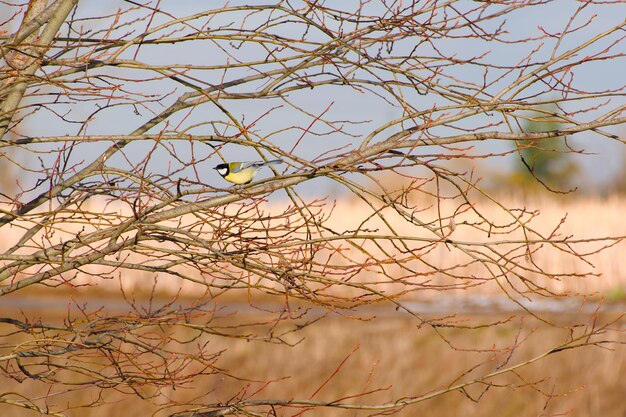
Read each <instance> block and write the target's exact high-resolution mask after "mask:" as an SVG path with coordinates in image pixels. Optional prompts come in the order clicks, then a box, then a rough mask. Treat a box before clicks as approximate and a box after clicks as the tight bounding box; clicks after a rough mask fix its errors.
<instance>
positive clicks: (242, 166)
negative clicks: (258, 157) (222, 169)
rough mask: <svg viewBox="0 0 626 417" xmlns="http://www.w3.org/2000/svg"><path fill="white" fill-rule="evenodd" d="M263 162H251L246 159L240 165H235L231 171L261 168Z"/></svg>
mask: <svg viewBox="0 0 626 417" xmlns="http://www.w3.org/2000/svg"><path fill="white" fill-rule="evenodd" d="M262 164H263V162H262V161H261V162H259V161H256V162H250V161H246V162H239V163H238V165H237V166H236V167H235V169H231V172H239V171H243V170H244V169H248V168H260V167H262V166H263V165H262Z"/></svg>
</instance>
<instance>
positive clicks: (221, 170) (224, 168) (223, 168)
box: [213, 164, 230, 177]
mask: <svg viewBox="0 0 626 417" xmlns="http://www.w3.org/2000/svg"><path fill="white" fill-rule="evenodd" d="M213 169H214V170H216V171H217V172H218V174H220V175H221V176H222V177H223V176H224V175H227V174H228V171H230V170H229V169H228V164H219V165H218V166H216V167H215V168H213Z"/></svg>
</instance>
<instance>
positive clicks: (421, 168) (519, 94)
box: [0, 0, 626, 416]
mask: <svg viewBox="0 0 626 417" xmlns="http://www.w3.org/2000/svg"><path fill="white" fill-rule="evenodd" d="M94 3H95V2H91V3H90V2H78V1H76V0H56V1H53V2H48V1H46V0H31V1H29V2H28V4H27V5H24V4H17V3H16V4H12V3H5V2H3V3H2V5H1V7H2V11H3V13H2V25H3V26H2V28H9V27H10V25H13V24H14V23H15V22H16V21H21V23H20V26H19V28H15V26H14V29H12V30H9V29H5V30H4V31H3V32H2V46H1V56H2V59H3V62H2V70H1V72H0V83H1V84H0V85H1V87H0V98H1V101H2V110H1V113H0V146H1V147H2V150H1V151H0V152H1V153H0V157H1V158H2V162H1V166H2V167H12V170H13V171H12V172H17V171H18V169H17V168H19V171H20V172H21V175H20V176H19V177H18V178H14V179H12V182H14V183H15V184H16V191H11V192H9V191H6V190H3V192H2V195H1V201H0V210H1V211H2V216H1V217H0V225H1V226H0V227H1V228H2V231H3V235H4V236H6V237H5V239H4V242H3V244H2V248H1V250H2V255H1V257H0V262H1V264H0V281H1V282H2V287H1V288H0V292H1V293H2V295H3V298H4V299H6V300H10V299H12V298H11V297H15V296H17V295H19V294H21V293H24V292H25V291H31V290H34V289H36V288H45V291H46V292H49V293H53V292H55V291H62V290H64V289H66V288H68V287H70V288H79V287H80V288H83V289H84V290H85V292H86V293H89V292H95V291H97V290H98V288H99V287H107V286H108V287H109V290H110V291H114V292H116V293H118V294H121V295H122V296H123V299H125V300H127V302H128V306H129V309H128V310H125V311H117V310H115V309H98V308H96V307H93V306H91V305H88V304H81V303H78V302H76V305H75V306H74V309H70V310H68V311H67V312H65V313H64V315H65V318H64V319H63V320H57V319H54V318H53V317H48V320H46V317H44V318H43V319H42V320H41V321H37V322H33V321H31V320H29V319H28V318H25V317H22V315H21V314H19V313H17V312H16V313H15V314H11V315H6V317H4V318H0V323H2V325H1V328H2V332H3V336H4V339H5V341H4V342H3V343H2V345H1V351H0V363H1V364H2V365H1V369H2V373H3V375H4V377H5V378H9V379H13V380H16V381H31V382H33V384H36V385H37V387H38V388H37V389H40V391H39V392H40V393H41V394H38V396H33V395H31V394H29V391H28V390H27V388H26V385H24V386H23V388H24V391H23V392H21V393H20V392H13V391H6V392H2V393H0V402H1V403H4V404H5V405H7V406H10V407H21V408H24V409H30V410H35V411H37V412H40V413H45V414H52V415H64V414H72V413H73V409H74V408H80V407H88V406H89V407H91V406H98V405H104V404H106V403H107V396H108V395H109V393H110V392H118V393H122V394H124V395H125V396H136V398H137V401H138V402H141V401H146V402H152V404H156V405H158V409H159V410H160V411H159V412H160V413H162V414H163V415H170V414H176V415H179V416H183V415H184V416H192V415H193V416H217V415H229V414H236V415H278V414H281V415H283V414H284V415H287V414H289V415H291V414H298V413H303V412H305V411H306V412H308V411H310V410H311V409H317V408H320V409H323V410H326V411H328V409H329V408H330V409H333V410H348V411H350V412H354V411H359V410H361V411H363V413H364V414H387V413H390V412H397V411H401V410H404V409H405V408H406V407H409V406H411V405H412V404H418V403H423V402H429V401H437V400H438V399H439V398H441V397H444V396H446V395H454V393H457V392H459V391H460V392H463V393H464V394H465V395H466V396H467V397H468V398H469V399H471V400H473V401H480V399H481V397H482V395H483V394H484V393H485V392H486V391H487V390H490V389H492V390H496V389H500V390H507V389H509V388H511V387H513V388H514V387H521V386H525V387H528V386H530V387H531V388H533V389H537V390H541V389H540V388H537V387H538V385H539V382H533V381H527V380H525V379H524V378H523V377H522V376H520V375H521V374H520V370H521V369H523V368H524V367H526V366H528V365H530V364H533V363H536V362H538V361H542V360H544V359H545V358H547V357H548V356H551V355H554V354H557V353H559V352H562V351H566V350H570V349H578V348H581V347H583V346H600V345H604V344H607V343H609V342H611V343H616V342H617V341H616V340H614V339H612V338H611V337H608V336H607V331H608V329H610V328H611V327H610V326H611V323H612V321H606V320H603V318H602V317H600V316H598V315H596V316H594V319H595V320H593V321H592V322H591V324H589V322H588V321H585V322H584V323H583V324H580V323H579V324H580V325H577V326H574V327H571V328H570V327H566V332H565V336H563V338H562V339H560V340H558V341H554V343H552V344H551V345H550V346H548V347H547V348H546V349H545V350H544V351H543V352H541V353H539V354H535V355H530V356H519V357H518V350H519V347H520V346H521V345H522V343H523V342H524V340H525V337H523V332H522V331H521V330H520V333H519V334H518V335H517V336H516V337H515V338H514V339H513V340H512V342H511V343H510V345H508V346H506V347H501V348H498V349H495V348H494V349H493V350H492V351H491V352H490V353H491V354H492V355H491V356H490V358H489V359H484V358H483V359H481V360H480V361H478V362H477V364H473V365H471V366H470V367H469V368H468V369H466V370H463V371H460V372H458V373H452V372H451V373H450V374H449V375H447V376H446V378H447V382H446V383H444V384H443V385H438V388H437V387H430V388H427V389H420V390H417V391H416V392H415V394H413V395H411V396H398V397H395V398H392V399H389V398H385V397H381V396H377V395H376V392H377V391H376V390H373V391H372V392H360V393H359V394H358V395H357V394H351V395H346V396H343V397H342V396H338V397H334V398H326V399H324V398H321V397H319V398H318V397H317V396H316V394H317V392H318V391H319V390H318V391H315V393H314V394H313V395H312V396H310V397H309V396H307V394H303V395H302V396H301V397H295V398H294V397H290V396H285V397H283V398H276V397H264V396H263V392H261V390H260V389H259V392H257V391H256V390H255V392H248V391H247V389H246V388H245V387H246V386H247V385H246V384H249V382H247V380H246V379H245V378H244V377H242V376H241V375H239V374H238V372H237V370H236V369H224V368H222V367H221V366H220V357H221V356H222V355H223V352H225V351H228V349H229V346H230V345H229V343H230V341H233V342H232V343H235V341H236V340H241V339H244V340H248V341H250V342H252V343H278V344H284V345H291V344H294V343H296V342H297V341H298V340H299V339H298V336H297V335H298V332H300V331H302V329H304V328H309V329H312V328H315V326H317V325H318V323H319V319H320V318H322V317H324V316H325V315H327V314H329V313H334V312H342V314H349V315H353V314H355V315H358V314H357V313H358V312H359V311H363V310H359V309H362V308H364V307H365V308H370V307H371V306H372V305H373V304H374V303H380V304H382V305H391V306H393V307H395V308H396V309H398V310H399V311H401V312H403V313H405V314H406V315H408V316H409V317H411V318H412V320H414V323H415V324H416V325H417V327H416V328H415V331H416V332H418V331H427V332H433V333H434V334H436V335H437V337H438V338H440V340H442V341H444V342H445V344H446V346H448V348H449V349H452V350H456V351H459V352H461V351H465V350H473V351H476V352H478V351H481V350H480V349H481V348H479V347H471V346H470V347H468V346H464V345H463V344H462V343H457V342H458V340H454V338H451V336H450V335H449V334H448V333H447V331H448V330H449V329H457V330H462V331H463V332H468V333H471V332H474V331H476V329H479V328H484V327H486V326H497V325H498V322H497V321H494V322H489V321H487V322H485V323H482V324H475V323H474V324H471V325H470V324H467V323H465V322H463V321H460V320H459V317H458V316H457V315H456V314H454V313H455V312H454V311H451V312H450V313H451V314H449V315H448V314H446V315H442V316H436V317H435V316H433V315H422V314H419V313H418V312H416V311H415V309H413V308H412V307H411V303H410V302H409V301H410V300H411V299H412V298H411V297H412V296H418V295H424V296H430V295H432V294H440V293H441V292H442V291H443V292H445V293H447V292H451V291H453V290H464V291H467V292H470V291H483V290H484V291H489V292H497V293H500V294H504V295H506V297H507V298H508V299H509V300H511V302H513V303H515V304H516V305H518V306H519V308H520V309H522V310H523V315H525V316H530V317H534V318H535V319H537V320H540V321H542V322H550V320H549V319H548V318H546V317H543V316H542V315H540V314H539V313H537V312H536V311H534V310H533V309H532V308H530V307H529V303H528V301H530V300H535V299H538V298H556V297H561V296H564V295H568V294H569V293H568V292H567V291H565V290H561V289H560V288H561V287H560V285H561V284H562V283H563V282H565V283H567V282H569V281H575V280H577V279H579V278H580V276H582V275H586V276H593V270H592V268H591V266H590V265H589V269H588V270H587V271H583V272H581V271H578V270H572V269H570V268H566V267H561V266H562V265H563V264H560V265H557V266H556V267H555V266H554V265H553V264H552V263H550V259H551V257H552V256H554V255H556V254H558V256H561V257H564V258H565V259H568V260H569V261H568V262H571V263H582V264H584V263H585V262H586V259H587V258H588V257H589V256H590V255H592V254H593V253H596V252H597V251H600V250H602V249H603V248H605V247H607V246H610V245H613V244H615V243H617V242H619V241H620V240H621V236H603V237H601V238H594V239H591V238H589V237H586V236H569V235H566V234H564V233H562V232H561V229H562V227H563V222H557V223H556V224H554V225H552V227H551V228H549V229H546V228H544V227H539V226H538V225H537V224H538V223H537V222H538V221H539V220H538V219H540V216H539V212H538V211H535V210H533V209H527V208H524V207H508V206H507V205H506V204H505V203H504V202H501V201H499V200H497V199H496V198H494V197H493V196H491V195H489V194H488V193H486V192H485V191H484V190H483V189H482V188H481V184H480V181H481V174H480V172H478V171H475V170H474V169H473V167H474V165H476V168H477V169H478V165H477V164H475V162H476V161H477V160H484V159H489V158H491V157H492V156H498V155H505V154H512V155H513V156H514V155H515V153H516V152H517V151H515V150H512V149H514V148H513V147H511V146H507V147H506V149H504V150H502V151H498V150H496V151H494V150H493V148H491V147H490V146H489V145H493V144H494V143H496V144H497V143H498V141H508V142H509V143H516V142H520V141H527V142H526V143H532V144H533V145H536V146H539V147H540V146H541V142H542V141H545V140H549V139H550V138H555V137H564V138H566V141H567V140H568V139H569V138H571V137H574V136H576V137H581V138H583V139H584V138H589V139H590V140H591V139H593V140H596V138H597V137H604V138H608V139H612V140H618V141H622V139H620V138H619V137H618V136H617V134H616V133H615V132H616V131H615V130H612V129H611V127H614V126H620V125H623V124H624V123H625V122H626V115H625V110H626V102H625V100H624V96H625V87H624V84H623V79H621V80H620V79H618V78H616V79H605V80H598V82H597V86H598V87H594V86H593V83H589V82H588V78H585V77H584V76H583V75H584V74H585V73H586V72H588V71H591V70H592V69H593V68H596V66H597V65H609V66H618V67H619V66H620V65H622V66H623V60H624V58H623V52H621V51H623V46H624V43H623V37H624V30H625V26H626V22H625V21H616V22H615V23H614V24H613V25H612V26H606V25H597V24H596V21H595V20H594V17H593V13H590V12H589V11H590V10H593V11H594V13H601V14H602V13H604V14H605V15H606V14H610V10H612V9H611V7H613V6H612V5H610V4H603V2H597V4H596V2H592V1H589V2H584V3H579V4H577V5H576V8H573V9H572V10H571V11H570V14H569V16H568V17H567V19H564V20H563V22H561V23H557V25H558V26H559V27H560V29H558V30H556V31H554V30H552V29H553V28H549V25H548V24H547V23H546V24H544V22H536V25H533V26H538V27H539V29H537V30H535V29H534V28H533V30H532V31H531V30H529V29H528V28H520V27H519V25H518V26H516V24H515V22H516V21H519V20H516V19H528V20H529V21H531V20H532V19H533V18H535V17H537V16H542V15H543V13H544V8H546V7H549V5H544V4H543V3H544V2H543V1H526V0H524V1H514V0H513V1H503V2H456V1H449V2H438V1H425V2H418V1H409V2H398V1H386V0H380V1H375V2H368V1H361V2H349V3H345V4H344V2H323V1H321V2H320V1H306V0H305V1H277V2H274V3H273V4H269V5H268V4H266V5H250V4H245V3H244V2H231V3H228V4H225V5H223V6H222V7H216V6H215V5H213V4H210V3H204V2H197V3H198V4H194V5H193V8H194V10H186V9H187V8H188V7H191V6H189V5H173V4H172V5H167V6H166V5H165V4H163V3H165V2H160V1H155V2H146V3H143V2H135V1H123V2H120V3H118V4H116V5H109V4H105V3H102V4H100V3H98V4H94ZM212 7H214V8H212ZM597 10H599V12H598V11H597ZM511 51H515V52H513V53H512V52H511ZM579 74H583V75H579ZM600 81H602V82H600ZM546 109H551V110H546ZM548 113H549V114H548ZM529 114H542V115H543V116H544V117H545V118H546V119H554V120H553V121H555V122H558V123H554V124H552V126H557V127H556V128H555V129H553V130H546V131H541V132H524V131H523V130H522V129H521V126H522V125H524V121H525V120H526V119H527V118H528V117H529V116H528V115H529ZM484 143H486V145H487V146H484V145H483V144H484ZM568 146H570V148H568V149H569V151H570V152H582V151H581V150H578V149H575V148H574V147H573V145H568ZM278 158H279V159H282V160H283V161H284V164H283V165H282V166H275V167H272V168H271V169H270V168H266V172H265V175H263V174H259V176H258V177H257V178H256V179H255V181H254V182H253V183H251V184H249V185H244V186H237V187H230V186H229V184H228V183H226V182H224V181H223V180H222V178H220V177H219V176H218V175H217V174H216V173H215V172H214V171H212V170H211V169H210V168H212V167H213V166H215V165H217V164H218V163H221V162H223V161H240V160H250V159H257V160H269V159H278ZM459 162H460V163H459ZM529 168H531V167H530V166H529ZM544 185H545V187H547V188H554V187H551V185H550V184H544ZM331 189H333V190H335V191H333V192H338V193H340V195H341V196H342V197H341V199H351V201H352V203H351V204H352V205H351V206H350V208H347V209H346V207H345V206H341V205H340V204H339V203H336V202H334V201H333V200H331V199H330V198H328V197H327V196H328V194H329V193H330V190H331ZM554 191H555V192H567V191H568V190H559V189H554ZM342 201H343V200H342ZM336 204H337V205H336ZM564 217H565V214H564ZM464 233H469V234H471V236H472V238H470V239H464V238H463V236H467V234H464ZM133 280H135V281H134V282H135V284H134V285H136V291H138V292H141V291H143V292H144V294H147V295H150V294H152V295H153V296H155V294H157V293H159V291H161V290H167V291H170V293H171V294H174V295H173V296H172V299H171V301H169V302H167V303H162V304H158V303H149V304H145V303H143V304H142V302H139V301H136V300H134V299H133V296H132V295H131V294H130V293H129V292H128V285H130V282H131V281H133ZM97 294H100V292H98V293H97ZM189 294H191V297H189ZM231 295H232V296H233V297H238V298H237V299H239V300H241V299H244V300H247V304H246V305H243V306H242V305H240V304H237V303H233V305H232V306H230V310H228V311H230V312H232V311H234V310H237V309H239V308H242V309H244V308H248V309H250V307H252V308H253V311H254V318H240V319H237V318H236V317H235V318H230V319H229V318H228V317H229V314H230V313H228V312H224V311H222V310H219V309H217V308H216V307H215V305H216V304H215V303H216V302H217V301H219V300H223V299H226V300H229V299H230V298H227V297H230V296H231ZM444 295H445V294H444ZM183 296H184V297H186V298H185V299H184V300H186V301H184V300H183V298H182V297H183ZM259 300H269V301H268V302H269V303H270V304H271V305H274V306H282V307H281V308H278V309H271V308H270V309H265V308H263V307H261V306H260V304H259V303H262V302H261V301H259ZM224 304H225V305H228V303H224ZM238 306H239V307H238ZM244 317H247V316H244ZM550 323H551V322H550ZM550 325H553V326H557V325H556V324H554V323H551V324H550ZM520 335H521V336H520ZM220 346H223V348H220ZM481 352H482V351H481ZM488 353H489V352H488ZM259 360H262V358H259ZM301 360H307V359H301ZM481 364H483V365H484V364H490V365H489V366H484V367H479V365H481ZM338 369H339V368H338ZM476 369H478V371H477V370H476ZM333 375H334V374H333ZM506 377H510V378H511V379H512V381H513V382H511V381H509V380H507V382H502V381H503V380H502V379H501V378H506ZM220 378H221V379H220ZM239 378H244V379H243V380H240V379H239ZM246 378H247V377H246ZM254 378H256V381H257V382H258V381H261V382H262V383H263V384H269V383H270V379H271V378H270V377H269V376H267V375H255V376H254ZM223 379H228V380H231V381H235V385H236V384H240V388H239V391H238V393H236V394H235V395H231V394H230V393H228V394H226V393H220V392H219V391H216V390H217V389H216V388H215V384H218V383H217V382H213V383H212V384H213V385H204V383H201V382H200V381H221V380H223ZM332 380H333V376H332V375H331V376H330V377H328V379H327V380H323V379H322V380H320V381H315V382H314V383H313V384H312V385H315V386H319V389H321V388H322V387H324V386H325V385H326V383H331V384H332V382H333V381H332ZM41 387H48V388H47V389H48V391H46V389H44V388H41ZM186 387H190V388H191V387H192V388H193V390H192V391H193V393H194V394H193V395H191V394H189V395H187V394H185V391H184V389H185V388H186ZM174 388H180V389H181V390H182V393H180V392H179V393H176V392H174V391H172V389H174ZM472 390H475V392H472ZM476 390H477V391H476ZM79 391H80V392H85V391H88V392H89V393H90V394H89V396H88V398H89V400H85V397H81V399H80V400H78V399H76V397H74V396H73V395H74V394H75V393H77V392H79ZM424 392H425V393H424ZM476 392H480V393H479V394H476ZM55 396H57V397H58V396H64V397H62V398H69V400H67V401H59V402H58V403H55V401H54V398H55ZM546 398H548V399H549V398H550V395H549V394H547V395H546ZM546 401H547V400H546ZM326 411H325V412H326ZM539 411H540V410H539Z"/></svg>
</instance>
